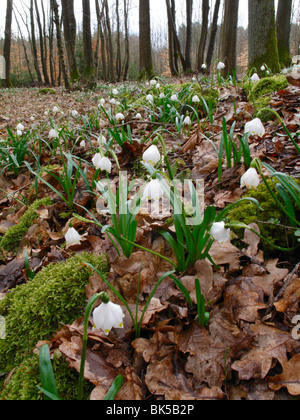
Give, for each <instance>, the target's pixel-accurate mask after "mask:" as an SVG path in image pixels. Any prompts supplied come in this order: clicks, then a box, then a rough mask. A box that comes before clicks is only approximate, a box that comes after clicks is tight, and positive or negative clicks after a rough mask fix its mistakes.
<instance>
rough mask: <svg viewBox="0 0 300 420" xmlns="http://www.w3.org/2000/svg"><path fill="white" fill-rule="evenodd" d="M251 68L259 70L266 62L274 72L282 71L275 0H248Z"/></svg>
mask: <svg viewBox="0 0 300 420" xmlns="http://www.w3.org/2000/svg"><path fill="white" fill-rule="evenodd" d="M248 8H249V69H251V68H253V67H255V68H256V69H257V71H258V72H259V70H260V68H261V66H262V65H263V64H266V65H267V66H268V67H269V68H270V69H271V70H272V72H273V73H278V72H279V71H280V65H279V56H278V46H277V33H276V22H275V4H274V0H248Z"/></svg>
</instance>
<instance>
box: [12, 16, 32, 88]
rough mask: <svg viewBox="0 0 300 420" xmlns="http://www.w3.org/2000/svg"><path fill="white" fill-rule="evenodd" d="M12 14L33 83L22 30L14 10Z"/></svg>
mask: <svg viewBox="0 0 300 420" xmlns="http://www.w3.org/2000/svg"><path fill="white" fill-rule="evenodd" d="M14 16H15V19H16V22H17V26H18V30H19V34H20V38H21V42H22V46H23V50H24V56H25V60H26V64H27V69H28V73H29V76H30V79H31V81H32V83H33V82H34V78H33V74H32V71H31V67H30V60H29V57H28V53H27V48H26V44H25V41H24V37H23V34H22V30H21V28H20V24H19V21H18V18H17V16H16V13H15V11H14Z"/></svg>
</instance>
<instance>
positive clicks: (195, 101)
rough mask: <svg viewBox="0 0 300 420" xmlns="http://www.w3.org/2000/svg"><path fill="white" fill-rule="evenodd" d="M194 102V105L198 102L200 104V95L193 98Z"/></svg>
mask: <svg viewBox="0 0 300 420" xmlns="http://www.w3.org/2000/svg"><path fill="white" fill-rule="evenodd" d="M192 102H193V103H198V102H200V99H199V96H198V95H195V96H193V99H192Z"/></svg>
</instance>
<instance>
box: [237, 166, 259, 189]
mask: <svg viewBox="0 0 300 420" xmlns="http://www.w3.org/2000/svg"><path fill="white" fill-rule="evenodd" d="M259 184H260V178H259V175H258V173H257V171H256V169H255V168H250V169H248V171H247V172H246V173H245V174H244V175H243V176H242V178H241V188H244V187H246V188H248V189H250V188H257V187H258V186H259Z"/></svg>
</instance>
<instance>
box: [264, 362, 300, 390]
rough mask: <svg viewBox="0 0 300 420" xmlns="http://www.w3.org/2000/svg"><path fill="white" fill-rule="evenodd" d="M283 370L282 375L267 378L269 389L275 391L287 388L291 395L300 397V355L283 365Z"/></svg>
mask: <svg viewBox="0 0 300 420" xmlns="http://www.w3.org/2000/svg"><path fill="white" fill-rule="evenodd" d="M282 369H283V372H282V374H281V375H276V376H268V377H267V378H266V381H268V382H269V387H270V388H271V389H273V390H274V391H278V390H279V389H281V388H282V387H286V388H287V390H288V391H289V393H290V394H291V395H300V354H296V355H295V356H294V357H293V358H292V359H291V360H289V361H288V362H285V363H283V364H282Z"/></svg>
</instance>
